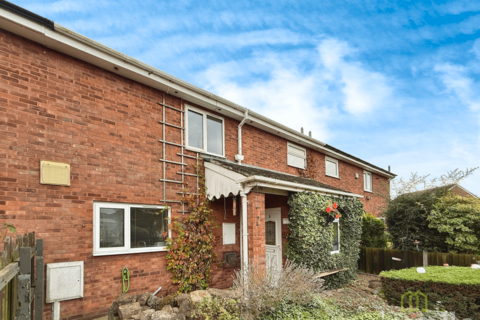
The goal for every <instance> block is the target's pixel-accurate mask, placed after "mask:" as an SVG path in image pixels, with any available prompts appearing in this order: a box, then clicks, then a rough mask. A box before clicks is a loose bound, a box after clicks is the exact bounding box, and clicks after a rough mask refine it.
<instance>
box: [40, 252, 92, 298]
mask: <svg viewBox="0 0 480 320" xmlns="http://www.w3.org/2000/svg"><path fill="white" fill-rule="evenodd" d="M78 298H83V261H73V262H60V263H49V264H47V294H46V302H47V303H51V302H55V301H65V300H72V299H78Z"/></svg>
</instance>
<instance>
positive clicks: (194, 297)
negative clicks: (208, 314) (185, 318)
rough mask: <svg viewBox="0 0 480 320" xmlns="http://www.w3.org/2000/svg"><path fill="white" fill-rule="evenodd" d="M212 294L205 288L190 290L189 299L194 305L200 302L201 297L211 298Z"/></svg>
mask: <svg viewBox="0 0 480 320" xmlns="http://www.w3.org/2000/svg"><path fill="white" fill-rule="evenodd" d="M211 297H212V296H211V295H210V293H208V291H207V290H197V291H193V292H190V300H191V301H192V303H191V304H192V306H196V305H198V304H200V303H201V302H202V301H203V299H205V298H211Z"/></svg>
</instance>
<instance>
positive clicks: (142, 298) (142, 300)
mask: <svg viewBox="0 0 480 320" xmlns="http://www.w3.org/2000/svg"><path fill="white" fill-rule="evenodd" d="M150 296H151V294H150V293H148V292H145V293H140V294H137V302H138V303H140V305H141V306H144V305H146V304H147V300H148V298H150Z"/></svg>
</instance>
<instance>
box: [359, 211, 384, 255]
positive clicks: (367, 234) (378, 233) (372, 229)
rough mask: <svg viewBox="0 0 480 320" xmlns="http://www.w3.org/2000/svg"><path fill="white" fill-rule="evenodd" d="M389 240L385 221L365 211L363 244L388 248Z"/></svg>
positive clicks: (370, 246)
mask: <svg viewBox="0 0 480 320" xmlns="http://www.w3.org/2000/svg"><path fill="white" fill-rule="evenodd" d="M387 241H388V238H387V235H386V234H385V223H383V221H382V220H380V219H378V218H377V217H375V216H374V215H373V214H371V213H364V214H363V217H362V238H361V244H362V246H364V247H369V248H386V247H387Z"/></svg>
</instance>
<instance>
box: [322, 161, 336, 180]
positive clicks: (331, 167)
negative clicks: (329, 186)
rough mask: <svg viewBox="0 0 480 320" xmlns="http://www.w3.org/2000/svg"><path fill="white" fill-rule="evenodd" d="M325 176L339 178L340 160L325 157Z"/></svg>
mask: <svg viewBox="0 0 480 320" xmlns="http://www.w3.org/2000/svg"><path fill="white" fill-rule="evenodd" d="M325 174H326V175H327V176H330V177H334V178H339V174H338V160H336V159H332V158H329V157H325Z"/></svg>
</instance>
